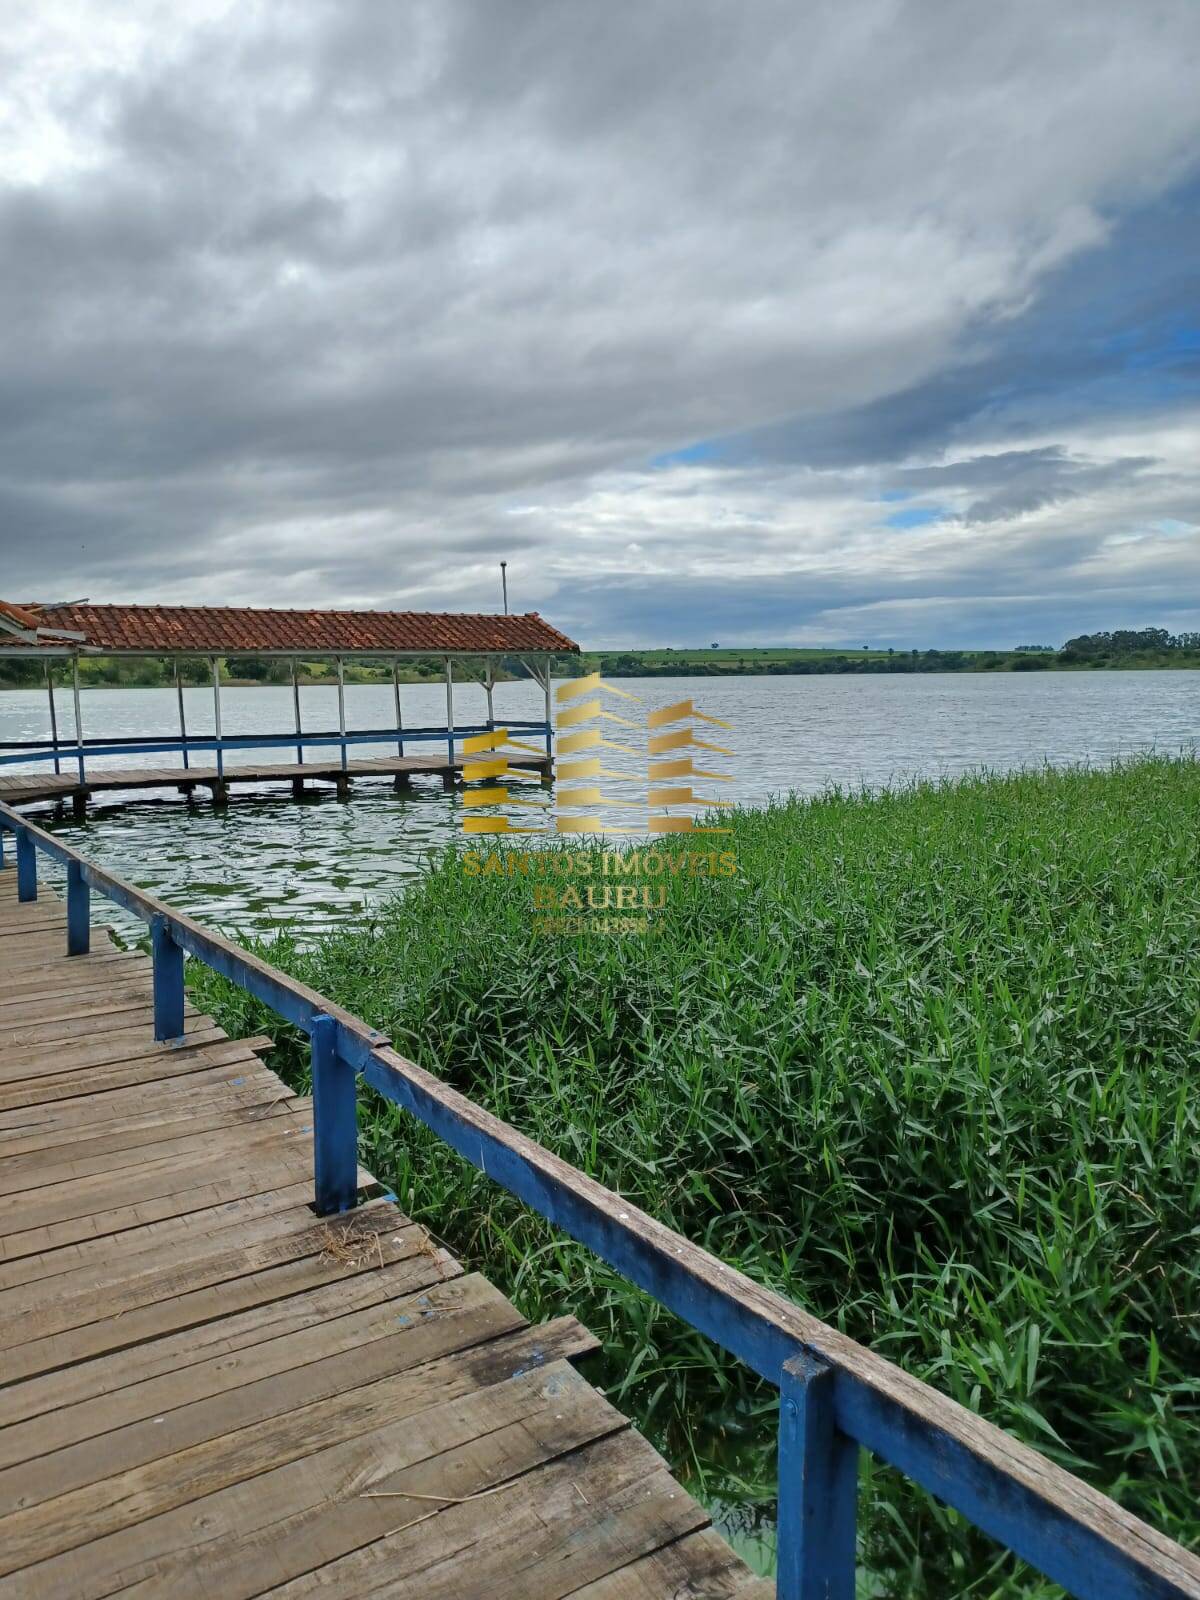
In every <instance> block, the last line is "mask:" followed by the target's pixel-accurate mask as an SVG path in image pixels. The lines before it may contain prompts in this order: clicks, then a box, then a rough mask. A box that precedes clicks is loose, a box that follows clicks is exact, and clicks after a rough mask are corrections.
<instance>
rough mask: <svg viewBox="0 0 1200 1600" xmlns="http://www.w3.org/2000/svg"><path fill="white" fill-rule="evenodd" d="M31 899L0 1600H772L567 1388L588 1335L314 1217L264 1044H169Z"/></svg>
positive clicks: (15, 997)
mask: <svg viewBox="0 0 1200 1600" xmlns="http://www.w3.org/2000/svg"><path fill="white" fill-rule="evenodd" d="M353 765H354V766H355V767H359V766H364V767H370V768H372V769H374V768H375V767H376V766H377V765H381V764H377V763H353ZM382 765H384V766H389V765H396V764H395V763H393V764H387V763H384V764H382ZM414 767H415V768H416V769H417V770H424V771H428V770H430V764H428V763H420V762H418V763H414ZM303 771H304V776H305V777H306V778H308V777H316V776H319V773H318V772H317V771H316V770H310V769H308V768H305V769H303ZM286 775H287V776H291V773H290V772H288V773H287V774H286ZM97 776H99V775H97ZM105 776H106V777H107V776H108V775H105ZM128 776H130V777H133V776H135V775H134V774H129V775H128ZM143 776H144V775H143ZM192 776H193V781H196V782H201V781H208V780H207V779H201V778H200V776H199V775H198V774H195V773H193V775H192ZM225 776H226V778H230V779H231V778H237V779H241V778H242V777H243V774H242V772H241V771H240V770H238V771H233V772H227V773H226V774H225ZM179 777H180V774H179V772H177V771H176V772H174V773H172V774H171V777H170V780H169V781H170V782H172V783H177V782H178V780H179ZM259 781H261V780H259ZM91 783H92V780H91V779H89V784H91ZM10 859H11V858H10ZM16 876H17V874H16V873H15V872H14V871H13V870H12V869H11V867H10V868H9V869H8V870H5V871H3V872H0V1194H2V1195H3V1202H2V1204H0V1600H57V1597H60V1596H61V1597H63V1600H66V1597H68V1596H69V1597H71V1600H99V1597H101V1596H108V1595H115V1594H124V1595H136V1596H137V1597H138V1600H153V1597H160V1600H189V1597H191V1600H201V1597H203V1600H251V1597H253V1596H259V1595H287V1596H290V1597H298V1596H301V1595H308V1594H317V1593H319V1594H320V1595H322V1596H324V1597H336V1596H345V1597H347V1600H349V1597H354V1600H361V1597H365V1596H369V1595H371V1596H380V1597H382V1596H394V1597H400V1596H404V1597H413V1600H415V1597H418V1596H419V1597H420V1600H473V1597H479V1600H485V1597H486V1600H555V1597H565V1596H568V1595H569V1596H574V1597H576V1600H660V1597H661V1600H667V1597H674V1600H684V1597H687V1600H768V1597H769V1596H770V1595H771V1594H773V1592H774V1590H773V1586H772V1585H771V1584H769V1583H766V1582H764V1581H763V1580H761V1579H756V1578H754V1577H753V1576H752V1575H751V1574H750V1573H749V1571H748V1570H747V1569H746V1568H745V1567H744V1566H743V1565H742V1563H741V1562H740V1561H739V1560H738V1559H737V1558H736V1557H735V1556H734V1555H733V1553H732V1552H731V1551H730V1549H729V1548H728V1547H727V1546H726V1544H725V1543H724V1541H723V1540H722V1539H721V1538H720V1537H719V1536H718V1535H717V1534H716V1533H715V1532H714V1531H713V1530H712V1528H711V1527H710V1526H709V1524H708V1518H707V1516H706V1514H705V1512H704V1511H703V1509H702V1508H701V1507H700V1506H698V1505H697V1504H696V1502H695V1501H694V1500H693V1499H692V1498H691V1497H690V1496H689V1495H688V1494H687V1493H686V1492H685V1491H684V1490H683V1489H682V1488H680V1486H679V1485H678V1484H677V1483H676V1482H675V1481H674V1480H673V1479H672V1477H671V1475H670V1473H669V1471H668V1470H667V1468H666V1466H665V1464H664V1463H663V1461H662V1460H661V1458H660V1457H659V1456H658V1455H657V1454H656V1453H655V1451H654V1450H653V1449H652V1448H651V1447H650V1445H649V1444H648V1443H646V1441H645V1440H644V1439H642V1438H641V1437H640V1436H639V1435H638V1434H637V1433H636V1432H635V1431H634V1430H633V1429H632V1428H631V1427H630V1425H629V1424H628V1422H627V1421H626V1420H625V1418H624V1417H622V1416H621V1414H620V1413H619V1412H618V1411H616V1410H615V1409H614V1408H613V1406H611V1405H610V1404H609V1403H608V1402H607V1401H606V1400H605V1399H604V1398H603V1397H602V1395H600V1394H599V1393H598V1392H597V1391H596V1390H595V1388H593V1386H592V1385H591V1384H590V1383H589V1382H587V1381H586V1380H585V1379H584V1378H583V1377H582V1376H581V1375H580V1374H579V1373H578V1372H577V1371H576V1369H575V1367H574V1366H573V1365H572V1361H573V1360H574V1358H576V1357H578V1356H581V1355H583V1354H584V1353H586V1352H587V1351H589V1350H591V1349H593V1348H594V1345H595V1341H594V1340H593V1339H592V1337H591V1336H590V1335H589V1334H588V1332H587V1330H586V1329H584V1328H583V1327H582V1326H581V1325H580V1324H579V1323H578V1322H577V1321H575V1319H574V1318H573V1317H571V1316H569V1315H566V1316H562V1317H559V1318H557V1319H556V1320H555V1321H553V1322H550V1323H546V1324H543V1325H541V1326H536V1327H535V1326H530V1325H529V1324H528V1323H527V1322H526V1321H525V1319H524V1318H523V1317H522V1316H521V1315H520V1314H519V1313H518V1312H517V1311H516V1310H515V1309H514V1307H513V1306H512V1305H511V1304H510V1303H509V1302H508V1300H507V1299H505V1297H504V1296H503V1295H502V1294H501V1293H500V1292H499V1291H498V1290H497V1289H495V1288H494V1287H493V1286H492V1285H491V1284H490V1283H489V1282H488V1281H487V1280H486V1279H485V1278H483V1277H481V1276H480V1275H478V1274H476V1273H469V1272H464V1270H463V1269H462V1267H461V1266H460V1265H459V1264H458V1262H456V1261H455V1260H454V1259H453V1258H452V1257H451V1256H450V1255H449V1254H448V1253H447V1252H446V1251H445V1250H443V1249H441V1248H439V1247H438V1245H437V1244H436V1243H435V1242H434V1240H433V1239H432V1238H431V1237H430V1235H429V1234H428V1233H427V1232H426V1231H425V1229H424V1228H422V1227H420V1226H419V1225H417V1224H414V1223H413V1222H411V1221H410V1220H409V1219H408V1218H407V1217H405V1216H404V1215H403V1214H402V1213H401V1212H400V1211H399V1209H398V1208H397V1206H396V1204H395V1201H394V1198H393V1197H392V1196H383V1197H380V1198H374V1199H367V1200H366V1201H365V1203H364V1204H362V1205H361V1206H360V1207H359V1208H358V1209H357V1210H355V1211H353V1212H351V1213H348V1214H346V1215H344V1216H341V1217H334V1218H323V1219H322V1218H318V1217H317V1216H315V1215H314V1213H313V1211H312V1209H311V1204H310V1202H311V1199H312V1192H313V1187H312V1162H313V1151H312V1122H313V1110H312V1102H311V1101H310V1100H308V1099H305V1098H303V1097H300V1096H297V1095H295V1094H293V1093H292V1091H291V1090H290V1089H288V1088H287V1087H286V1085H284V1084H283V1082H282V1081H281V1080H280V1079H279V1078H278V1077H276V1076H275V1074H274V1073H273V1072H271V1071H270V1070H269V1069H268V1068H267V1067H266V1066H265V1065H264V1064H263V1062H262V1061H261V1060H260V1053H261V1052H262V1051H263V1050H264V1049H265V1048H266V1047H267V1045H268V1043H269V1041H267V1040H265V1039H261V1038H258V1039H241V1040H231V1039H229V1038H227V1037H226V1036H225V1034H224V1033H223V1032H222V1031H221V1029H220V1028H218V1027H216V1025H215V1024H214V1023H213V1022H212V1020H211V1019H210V1018H208V1017H205V1016H202V1015H200V1014H198V1013H196V1012H195V1011H194V1010H189V1011H188V1013H187V1016H186V1024H185V1033H184V1036H183V1038H182V1040H180V1041H178V1042H173V1043H167V1044H156V1043H155V1042H154V1038H153V1026H152V1017H153V1012H152V979H151V965H150V962H149V960H148V959H147V958H146V957H145V956H142V955H140V954H137V953H130V952H125V951H120V950H118V949H117V948H116V946H115V945H114V944H113V943H112V942H111V941H110V940H109V939H107V938H106V937H102V936H101V935H100V933H99V930H94V931H93V935H92V949H91V953H89V954H86V955H78V956H73V957H67V956H66V955H65V953H64V951H65V927H66V917H65V911H64V907H63V904H62V902H61V901H60V900H58V899H56V898H55V897H54V896H53V895H52V894H51V892H50V891H49V889H48V888H46V887H45V886H43V887H42V888H41V891H40V894H39V898H38V899H37V900H36V901H33V902H27V903H19V902H18V900H17V895H16V882H15V880H16ZM359 1183H360V1187H361V1188H362V1190H363V1192H364V1193H368V1192H370V1190H371V1189H372V1188H373V1187H374V1185H373V1184H372V1180H371V1179H370V1176H369V1175H368V1174H366V1173H362V1172H360V1174H359Z"/></svg>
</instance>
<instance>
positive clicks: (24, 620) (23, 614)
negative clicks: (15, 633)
mask: <svg viewBox="0 0 1200 1600" xmlns="http://www.w3.org/2000/svg"><path fill="white" fill-rule="evenodd" d="M0 616H4V617H7V618H8V619H9V621H10V622H15V623H16V625H17V627H18V628H30V629H33V628H36V627H37V618H36V617H35V616H34V615H33V613H32V612H31V611H22V610H21V608H20V606H14V605H10V604H9V602H8V601H7V600H0Z"/></svg>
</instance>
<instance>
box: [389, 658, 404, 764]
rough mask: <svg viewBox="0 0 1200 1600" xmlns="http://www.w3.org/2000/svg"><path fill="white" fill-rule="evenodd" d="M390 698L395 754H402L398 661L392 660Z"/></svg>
mask: <svg viewBox="0 0 1200 1600" xmlns="http://www.w3.org/2000/svg"><path fill="white" fill-rule="evenodd" d="M392 698H393V700H395V702H396V754H397V755H400V756H402V755H403V754H404V718H403V717H402V716H401V715H400V661H399V658H398V657H397V658H396V659H395V660H394V661H393V662H392Z"/></svg>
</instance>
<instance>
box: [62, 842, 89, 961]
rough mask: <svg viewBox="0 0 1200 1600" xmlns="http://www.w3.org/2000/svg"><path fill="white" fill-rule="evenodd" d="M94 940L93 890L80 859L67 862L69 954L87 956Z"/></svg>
mask: <svg viewBox="0 0 1200 1600" xmlns="http://www.w3.org/2000/svg"><path fill="white" fill-rule="evenodd" d="M91 942H92V892H91V889H90V888H89V887H88V881H87V879H86V878H85V877H84V875H83V866H82V864H81V863H80V862H78V861H68V862H67V954H68V955H69V956H85V955H87V953H88V950H89V949H90V948H91Z"/></svg>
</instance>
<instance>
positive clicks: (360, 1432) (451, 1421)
mask: <svg viewBox="0 0 1200 1600" xmlns="http://www.w3.org/2000/svg"><path fill="white" fill-rule="evenodd" d="M568 1320H569V1319H568ZM551 1327H553V1325H549V1327H548V1328H543V1329H537V1330H525V1331H522V1332H519V1333H516V1334H511V1335H508V1336H506V1337H501V1338H498V1339H494V1340H491V1341H489V1342H488V1343H486V1344H482V1345H478V1346H474V1347H471V1348H469V1349H468V1350H466V1351H465V1352H456V1353H455V1354H453V1355H451V1356H448V1357H442V1358H439V1359H436V1360H433V1361H429V1362H427V1363H425V1364H424V1365H423V1366H421V1367H418V1368H417V1369H415V1370H414V1371H403V1372H400V1373H397V1374H395V1375H393V1376H391V1377H388V1378H383V1379H379V1380H377V1381H376V1382H374V1383H370V1384H367V1385H364V1386H363V1387H361V1388H356V1389H354V1390H352V1391H351V1392H350V1393H348V1394H337V1395H333V1396H330V1397H328V1398H327V1399H323V1400H319V1401H317V1402H315V1403H314V1404H312V1405H298V1406H297V1407H296V1409H294V1410H291V1411H288V1412H285V1413H284V1414H282V1415H279V1416H273V1417H270V1418H269V1419H267V1420H266V1421H264V1422H257V1423H252V1424H251V1425H250V1426H248V1427H245V1428H240V1429H238V1430H237V1431H236V1432H232V1433H227V1434H223V1435H221V1436H220V1437H218V1438H215V1439H209V1440H206V1441H205V1442H204V1443H202V1444H197V1445H193V1446H191V1447H190V1448H188V1449H185V1450H181V1451H179V1452H178V1453H177V1454H175V1455H172V1456H167V1457H163V1458H161V1459H159V1460H155V1461H152V1462H150V1463H148V1464H147V1465H146V1466H142V1467H136V1468H133V1469H132V1470H130V1471H128V1472H122V1473H118V1474H116V1475H115V1476H114V1477H112V1478H110V1479H107V1480H105V1481H104V1482H101V1483H98V1484H89V1485H87V1486H86V1487H84V1488H82V1489H75V1490H72V1491H70V1492H69V1493H67V1494H63V1495H59V1496H57V1497H56V1498H55V1499H53V1500H49V1501H46V1502H44V1503H43V1504H41V1505H37V1506H33V1507H30V1508H29V1509H28V1510H25V1511H15V1512H12V1513H10V1514H9V1515H8V1516H5V1517H3V1518H0V1574H4V1573H15V1572H20V1571H21V1570H22V1569H23V1568H31V1569H32V1570H31V1571H30V1572H29V1573H23V1577H26V1578H29V1579H31V1580H32V1581H33V1582H34V1584H35V1585H40V1590H39V1589H38V1588H34V1589H29V1590H25V1589H24V1588H23V1586H22V1584H20V1583H17V1584H16V1585H13V1586H12V1590H13V1594H14V1595H19V1594H21V1593H23V1592H24V1593H30V1594H32V1593H39V1592H40V1594H41V1595H42V1596H45V1595H47V1594H52V1593H64V1594H65V1593H70V1594H72V1595H78V1596H80V1597H82V1596H84V1595H88V1594H94V1593H96V1592H97V1588H98V1586H99V1584H100V1583H104V1582H108V1581H109V1580H110V1579H111V1578H112V1576H113V1575H114V1568H113V1565H112V1561H113V1557H114V1555H115V1556H116V1557H117V1559H118V1560H122V1557H124V1560H123V1561H122V1565H123V1566H126V1567H127V1566H128V1565H129V1562H128V1556H129V1554H130V1553H134V1554H135V1556H136V1560H137V1563H138V1565H142V1564H143V1563H147V1562H150V1561H153V1560H155V1559H159V1558H161V1557H162V1556H163V1555H165V1554H170V1553H172V1552H173V1551H175V1550H177V1549H178V1548H179V1542H180V1531H179V1530H178V1529H177V1526H176V1519H170V1520H169V1521H166V1522H164V1519H165V1518H166V1514H168V1513H170V1512H173V1511H176V1510H178V1509H179V1508H181V1507H182V1508H185V1509H186V1510H187V1516H186V1517H185V1518H184V1519H183V1520H184V1522H185V1524H186V1525H187V1528H188V1530H189V1532H188V1534H186V1535H184V1536H185V1537H189V1539H190V1540H194V1539H195V1538H196V1534H197V1531H199V1532H200V1536H201V1537H202V1538H207V1536H208V1532H209V1530H207V1529H204V1527H203V1520H204V1519H203V1515H201V1517H199V1518H198V1517H197V1504H196V1503H197V1502H200V1501H202V1500H203V1498H204V1497H206V1496H209V1495H213V1494H215V1493H217V1492H218V1491H219V1490H221V1489H225V1488H228V1487H230V1486H232V1485H234V1484H240V1483H244V1482H246V1481H247V1480H248V1479H251V1478H254V1479H256V1480H258V1481H257V1482H256V1485H255V1488H256V1493H255V1495H254V1496H253V1497H250V1496H244V1497H243V1498H244V1499H248V1500H249V1499H253V1500H255V1501H258V1500H259V1496H260V1494H261V1492H262V1490H263V1488H264V1485H263V1483H262V1481H261V1479H262V1477H263V1475H264V1474H267V1473H271V1474H274V1473H275V1472H276V1471H278V1469H279V1468H281V1467H284V1466H286V1465H288V1464H289V1463H291V1462H295V1461H304V1462H305V1463H306V1465H307V1466H308V1467H309V1468H310V1470H311V1469H312V1468H313V1467H315V1469H316V1473H317V1475H318V1477H319V1478H320V1479H323V1480H324V1486H322V1487H319V1488H318V1490H317V1492H318V1493H320V1494H321V1497H322V1499H325V1498H327V1497H328V1477H327V1470H326V1471H325V1472H322V1470H321V1469H322V1467H323V1466H324V1467H325V1468H326V1469H328V1463H321V1462H320V1460H319V1456H320V1454H321V1453H322V1452H324V1451H327V1450H329V1449H330V1448H331V1447H333V1446H337V1445H347V1444H348V1445H350V1446H352V1447H353V1448H355V1449H357V1450H358V1452H359V1453H360V1459H361V1460H364V1461H370V1460H371V1459H372V1458H373V1459H375V1460H378V1458H379V1457H378V1452H379V1449H380V1445H381V1443H382V1442H383V1441H382V1440H380V1439H379V1438H378V1437H377V1436H379V1435H383V1436H384V1438H385V1440H386V1446H387V1452H388V1460H389V1464H392V1463H395V1462H396V1461H397V1459H399V1460H400V1461H409V1462H415V1461H419V1460H423V1459H426V1458H428V1457H429V1456H432V1455H437V1454H441V1453H442V1452H443V1451H445V1450H446V1449H447V1448H451V1447H452V1446H453V1445H454V1444H456V1443H465V1442H467V1441H469V1440H471V1439H474V1438H477V1437H478V1436H479V1434H480V1433H481V1432H482V1431H485V1430H488V1431H495V1430H496V1429H497V1428H499V1427H501V1426H503V1425H504V1424H505V1423H506V1422H517V1421H518V1420H519V1419H521V1418H522V1417H528V1415H529V1413H530V1411H531V1409H533V1408H534V1407H535V1406H536V1404H537V1400H538V1397H539V1391H541V1390H543V1389H545V1388H546V1387H547V1385H548V1384H549V1383H552V1382H557V1383H560V1384H562V1385H564V1386H565V1385H566V1384H567V1383H571V1384H572V1385H573V1386H574V1387H575V1389H576V1392H578V1393H580V1394H581V1395H582V1394H584V1393H587V1394H589V1395H591V1396H592V1398H593V1399H594V1401H595V1404H596V1406H597V1407H598V1408H603V1410H604V1411H605V1412H606V1413H607V1414H609V1415H610V1416H612V1417H615V1418H616V1424H617V1425H618V1426H622V1427H623V1426H625V1423H624V1419H623V1418H621V1417H620V1415H619V1413H616V1412H614V1411H613V1409H612V1408H611V1407H609V1406H607V1405H606V1403H605V1402H604V1401H602V1400H601V1399H600V1397H599V1396H598V1395H596V1394H595V1391H594V1390H592V1389H591V1386H590V1385H589V1384H586V1383H585V1382H584V1381H583V1379H581V1378H580V1377H579V1376H578V1374H576V1373H574V1372H573V1371H572V1369H571V1368H569V1367H568V1366H566V1365H565V1363H560V1362H559V1361H558V1360H557V1359H556V1360H555V1362H552V1363H548V1365H547V1367H546V1368H539V1369H538V1370H537V1371H536V1372H535V1373H526V1374H525V1375H523V1376H521V1377H517V1378H513V1377H511V1374H512V1372H513V1371H514V1369H515V1368H520V1367H521V1366H522V1365H524V1364H525V1363H526V1362H527V1361H528V1359H529V1357H530V1352H531V1351H532V1349H533V1348H534V1346H535V1345H540V1346H542V1347H543V1348H544V1347H545V1346H546V1344H547V1342H548V1341H549V1342H553V1341H554V1335H553V1334H551V1332H550V1328H551ZM560 1337H561V1335H560ZM542 1398H543V1400H544V1399H546V1398H549V1400H550V1401H551V1403H552V1404H554V1405H556V1406H559V1407H564V1401H565V1395H562V1396H560V1395H559V1394H558V1393H555V1394H552V1395H551V1396H549V1397H544V1396H543V1397H542ZM564 1409H565V1407H564ZM381 1419H386V1421H384V1422H383V1425H382V1426H381V1425H380V1424H381ZM372 1444H373V1445H374V1448H373V1449H372V1448H371V1446H372ZM312 1458H318V1459H317V1460H316V1461H314V1460H313V1459H312ZM394 1470H395V1469H394V1466H393V1471H394ZM360 1471H361V1468H360ZM373 1476H375V1477H377V1478H378V1477H383V1476H384V1474H381V1473H379V1471H378V1468H376V1471H375V1473H374V1474H373ZM152 1519H153V1520H154V1521H155V1522H157V1524H158V1525H157V1526H151V1525H150V1524H151V1520H152ZM198 1523H199V1524H200V1527H199V1530H198V1528H197V1524H198ZM134 1530H136V1531H134ZM80 1546H84V1552H83V1557H82V1560H81V1562H80V1563H77V1564H70V1563H68V1562H65V1561H64V1560H63V1553H66V1552H70V1551H72V1550H74V1549H77V1548H78V1547H80ZM36 1563H42V1564H43V1565H42V1568H41V1570H40V1571H39V1570H38V1567H37V1565H35V1564H36ZM67 1570H70V1571H71V1579H70V1581H69V1582H67V1583H66V1584H65V1585H63V1586H62V1587H56V1585H58V1584H62V1583H63V1578H64V1577H65V1576H66V1573H67ZM48 1579H49V1580H51V1581H50V1582H49V1584H48V1581H47V1580H48ZM128 1581H129V1579H128V1577H127V1576H126V1574H125V1572H123V1571H122V1572H121V1574H120V1582H121V1584H125V1583H127V1582H128ZM99 1592H100V1593H105V1592H110V1591H106V1590H104V1589H103V1588H100V1589H99Z"/></svg>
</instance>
